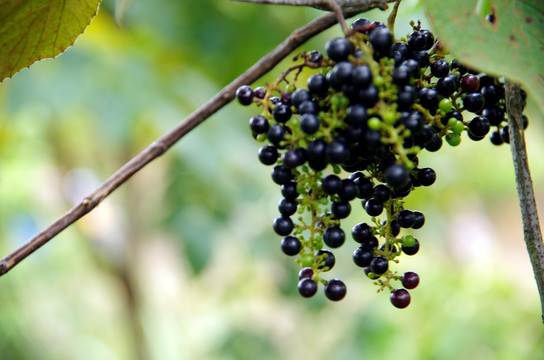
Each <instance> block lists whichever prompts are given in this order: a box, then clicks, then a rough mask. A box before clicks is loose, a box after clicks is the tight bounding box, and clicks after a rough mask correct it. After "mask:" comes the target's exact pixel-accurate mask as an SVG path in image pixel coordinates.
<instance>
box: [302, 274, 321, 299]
mask: <svg viewBox="0 0 544 360" xmlns="http://www.w3.org/2000/svg"><path fill="white" fill-rule="evenodd" d="M297 287H298V292H299V294H300V295H302V296H303V297H305V298H309V297H312V296H314V295H315V294H316V293H317V283H316V282H315V281H314V280H312V279H309V278H304V279H302V280H300V281H299V282H298V286H297Z"/></svg>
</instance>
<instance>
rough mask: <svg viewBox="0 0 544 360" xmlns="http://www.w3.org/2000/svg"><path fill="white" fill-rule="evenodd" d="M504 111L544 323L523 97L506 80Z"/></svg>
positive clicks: (542, 267)
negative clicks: (523, 116)
mask: <svg viewBox="0 0 544 360" xmlns="http://www.w3.org/2000/svg"><path fill="white" fill-rule="evenodd" d="M506 110H507V112H508V128H509V129H508V133H509V136H510V148H511V150H512V158H513V161H514V172H515V174H516V185H517V189H518V196H519V204H520V207H521V218H522V221H523V237H524V239H525V245H526V246H527V251H528V252H529V258H530V259H531V265H532V266H533V272H534V275H535V280H536V285H537V288H538V292H539V294H540V304H541V307H542V321H543V322H544V243H543V242H542V232H541V230H540V222H539V220H538V212H537V208H536V201H535V194H534V190H533V181H532V180H531V173H530V172H529V163H528V160H527V149H526V147H525V138H524V134H523V119H522V98H521V92H520V87H519V85H517V84H512V83H510V82H507V83H506Z"/></svg>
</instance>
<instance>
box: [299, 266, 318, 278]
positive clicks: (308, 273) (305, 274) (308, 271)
mask: <svg viewBox="0 0 544 360" xmlns="http://www.w3.org/2000/svg"><path fill="white" fill-rule="evenodd" d="M313 276H314V269H312V268H311V267H305V268H302V269H300V271H299V272H298V279H299V280H302V279H306V278H309V279H311V278H312V277H313Z"/></svg>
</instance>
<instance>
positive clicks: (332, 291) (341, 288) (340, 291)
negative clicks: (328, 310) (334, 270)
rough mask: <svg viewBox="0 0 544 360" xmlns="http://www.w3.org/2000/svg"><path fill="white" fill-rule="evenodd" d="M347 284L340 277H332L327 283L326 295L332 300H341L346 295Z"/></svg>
mask: <svg viewBox="0 0 544 360" xmlns="http://www.w3.org/2000/svg"><path fill="white" fill-rule="evenodd" d="M346 290H347V289H346V285H345V284H344V283H343V282H342V281H341V280H338V279H331V280H329V281H328V282H327V285H325V296H326V297H327V298H328V299H329V300H332V301H340V300H342V299H343V298H344V296H346Z"/></svg>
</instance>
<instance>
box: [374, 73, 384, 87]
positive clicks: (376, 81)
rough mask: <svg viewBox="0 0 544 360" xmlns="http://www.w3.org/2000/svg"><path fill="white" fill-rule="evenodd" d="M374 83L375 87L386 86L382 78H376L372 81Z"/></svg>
mask: <svg viewBox="0 0 544 360" xmlns="http://www.w3.org/2000/svg"><path fill="white" fill-rule="evenodd" d="M372 83H373V84H374V86H376V87H380V86H383V85H384V84H385V79H384V78H383V77H382V76H376V77H375V78H374V79H373V80H372Z"/></svg>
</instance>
